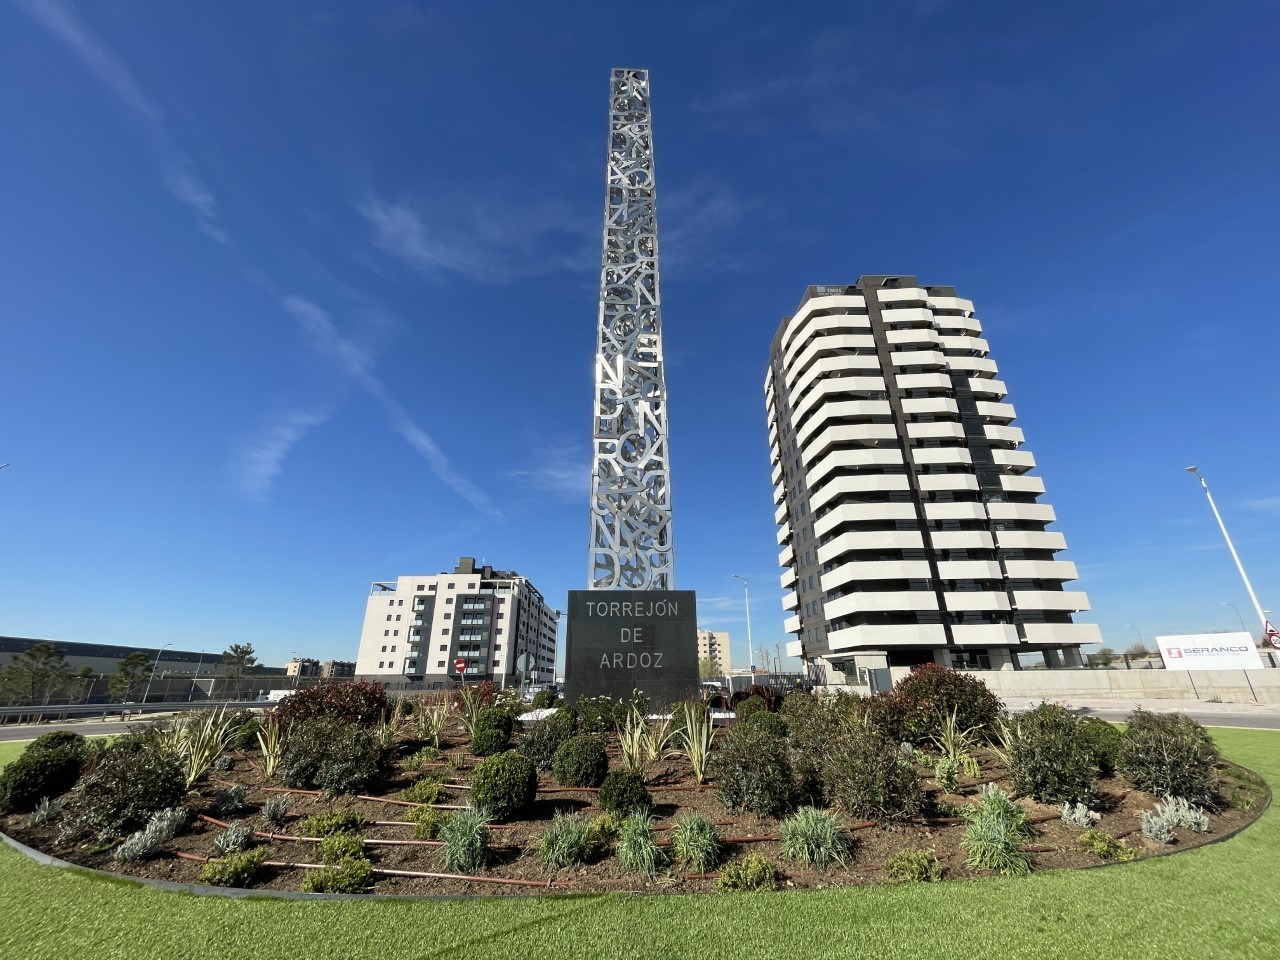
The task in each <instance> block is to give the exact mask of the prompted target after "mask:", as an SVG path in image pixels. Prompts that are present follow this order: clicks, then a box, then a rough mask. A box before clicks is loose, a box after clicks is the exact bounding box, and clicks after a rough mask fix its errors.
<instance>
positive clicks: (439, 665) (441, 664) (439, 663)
mask: <svg viewBox="0 0 1280 960" xmlns="http://www.w3.org/2000/svg"><path fill="white" fill-rule="evenodd" d="M436 666H437V667H443V666H444V661H443V660H437V661H436Z"/></svg>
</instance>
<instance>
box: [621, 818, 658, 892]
mask: <svg viewBox="0 0 1280 960" xmlns="http://www.w3.org/2000/svg"><path fill="white" fill-rule="evenodd" d="M653 823H654V820H653V817H651V816H650V815H649V814H648V813H647V812H646V811H644V810H639V809H637V810H634V811H632V813H631V815H630V816H628V817H627V819H625V820H623V821H622V828H621V829H620V830H619V831H618V863H619V864H620V865H621V866H622V869H624V870H630V871H632V872H633V873H643V874H644V875H645V876H646V877H652V876H653V875H654V874H655V873H657V872H658V870H659V868H660V867H662V866H663V865H664V864H665V863H666V862H667V857H666V854H664V853H663V852H662V848H661V847H659V846H658V838H657V835H656V834H655V833H654V830H653Z"/></svg>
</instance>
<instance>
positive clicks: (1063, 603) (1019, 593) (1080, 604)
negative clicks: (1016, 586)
mask: <svg viewBox="0 0 1280 960" xmlns="http://www.w3.org/2000/svg"><path fill="white" fill-rule="evenodd" d="M1013 602H1014V605H1015V606H1016V607H1017V608H1018V609H1019V610H1059V611H1066V612H1068V613H1075V612H1078V611H1081V610H1089V609H1091V608H1090V606H1089V598H1088V597H1087V596H1086V595H1085V593H1084V591H1083V590H1015V591H1014V592H1013Z"/></svg>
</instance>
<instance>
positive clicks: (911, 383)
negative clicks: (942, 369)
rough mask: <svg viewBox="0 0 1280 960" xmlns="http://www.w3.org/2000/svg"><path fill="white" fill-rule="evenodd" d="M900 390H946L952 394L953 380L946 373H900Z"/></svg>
mask: <svg viewBox="0 0 1280 960" xmlns="http://www.w3.org/2000/svg"><path fill="white" fill-rule="evenodd" d="M897 382H898V389H899V390H945V391H947V392H948V393H950V392H951V378H950V377H948V376H947V375H946V374H944V373H900V374H898V376H897Z"/></svg>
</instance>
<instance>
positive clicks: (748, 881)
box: [716, 853, 778, 890]
mask: <svg viewBox="0 0 1280 960" xmlns="http://www.w3.org/2000/svg"><path fill="white" fill-rule="evenodd" d="M777 885H778V872H777V871H776V870H775V869H774V868H773V863H772V861H770V860H769V859H768V858H767V857H763V856H761V855H760V854H758V853H749V854H747V855H746V856H745V857H743V858H742V859H741V860H735V861H733V862H732V863H729V864H726V865H725V868H724V869H723V870H721V871H720V877H719V879H717V880H716V889H717V890H772V889H773V888H774V887H776V886H777Z"/></svg>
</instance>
